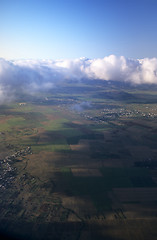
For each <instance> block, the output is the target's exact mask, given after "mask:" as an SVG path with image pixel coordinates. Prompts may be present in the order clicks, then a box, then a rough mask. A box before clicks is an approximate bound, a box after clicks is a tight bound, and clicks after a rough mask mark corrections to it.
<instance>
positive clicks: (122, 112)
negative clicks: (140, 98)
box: [81, 108, 157, 123]
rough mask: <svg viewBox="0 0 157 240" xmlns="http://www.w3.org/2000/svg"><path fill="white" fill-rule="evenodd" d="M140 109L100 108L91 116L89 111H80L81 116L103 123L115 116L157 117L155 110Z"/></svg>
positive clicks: (115, 117)
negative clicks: (95, 114)
mask: <svg viewBox="0 0 157 240" xmlns="http://www.w3.org/2000/svg"><path fill="white" fill-rule="evenodd" d="M153 110H154V109H152V111H150V110H149V111H148V110H147V111H145V112H144V111H142V110H136V109H135V110H130V109H129V110H128V109H125V108H114V109H109V108H105V109H103V110H101V112H100V113H98V115H97V116H91V115H90V113H89V114H88V113H87V112H81V116H83V117H84V118H85V119H87V120H91V121H94V122H95V123H103V122H106V121H107V120H111V119H112V120H113V119H117V118H125V117H127V118H135V117H143V118H156V117H157V112H155V111H153Z"/></svg>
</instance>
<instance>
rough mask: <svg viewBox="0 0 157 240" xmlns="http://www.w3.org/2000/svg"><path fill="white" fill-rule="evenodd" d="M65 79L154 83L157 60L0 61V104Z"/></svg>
mask: <svg viewBox="0 0 157 240" xmlns="http://www.w3.org/2000/svg"><path fill="white" fill-rule="evenodd" d="M67 79H72V80H82V79H92V80H97V79H100V80H105V81H109V80H114V81H124V82H130V83H134V84H143V83H148V84H152V83H154V84H157V58H151V59H149V58H144V59H129V58H125V57H123V56H120V57H117V56H115V55H110V56H107V57H104V58H98V59H87V58H80V59H74V60H56V61H53V60H12V61H11V60H10V61H7V60H5V59H0V102H3V101H6V100H7V99H8V100H10V99H13V98H15V96H16V94H17V92H20V93H27V94H34V93H35V92H37V91H44V90H47V89H51V88H53V87H54V86H55V85H56V84H58V83H62V81H66V80H67Z"/></svg>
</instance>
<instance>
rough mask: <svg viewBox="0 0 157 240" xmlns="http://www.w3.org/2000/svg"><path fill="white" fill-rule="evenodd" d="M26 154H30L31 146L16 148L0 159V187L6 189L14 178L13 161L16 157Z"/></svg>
mask: <svg viewBox="0 0 157 240" xmlns="http://www.w3.org/2000/svg"><path fill="white" fill-rule="evenodd" d="M27 154H32V151H31V147H26V148H25V149H22V150H18V151H16V152H15V153H13V154H11V155H10V156H6V157H5V158H4V159H0V165H1V169H0V189H6V188H7V187H8V186H9V185H10V184H11V183H12V181H13V180H14V175H15V171H16V168H15V167H14V166H13V163H14V162H15V161H16V160H17V158H18V157H21V156H26V155H27Z"/></svg>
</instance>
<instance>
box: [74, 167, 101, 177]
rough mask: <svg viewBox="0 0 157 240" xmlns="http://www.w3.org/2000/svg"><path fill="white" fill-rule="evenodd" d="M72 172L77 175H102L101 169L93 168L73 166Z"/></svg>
mask: <svg viewBox="0 0 157 240" xmlns="http://www.w3.org/2000/svg"><path fill="white" fill-rule="evenodd" d="M71 171H72V174H73V175H74V176H75V177H102V174H101V172H100V171H99V169H93V168H71Z"/></svg>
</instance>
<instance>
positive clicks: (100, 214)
mask: <svg viewBox="0 0 157 240" xmlns="http://www.w3.org/2000/svg"><path fill="white" fill-rule="evenodd" d="M117 84H118V83H114V82H113V83H111V84H107V83H104V82H102V81H97V85H94V84H93V83H91V84H90V85H89V83H86V82H84V83H81V82H80V83H77V84H74V83H70V84H69V83H68V82H67V83H66V85H64V86H62V88H58V89H55V90H53V91H52V92H47V93H43V94H41V95H40V94H39V95H37V96H34V97H32V99H31V101H30V100H29V99H28V100H27V99H25V100H26V101H25V104H24V105H20V104H19V103H18V102H17V103H11V104H8V105H3V106H1V108H0V164H1V169H0V193H1V199H0V213H1V214H0V231H1V232H2V233H4V235H5V234H7V232H9V233H10V234H11V236H15V237H17V238H20V239H33V240H34V239H35V240H36V239H37V240H38V239H39V240H40V239H52V238H53V239H58V240H59V239H65V240H66V239H68V240H69V239H71V240H73V239H76V240H78V239H80V240H84V239H86V240H90V239H115V240H119V239H124V240H125V239H127V240H128V239H130V240H132V239H141V240H145V239H150V233H152V235H151V240H155V239H156V236H157V231H156V221H157V220H156V216H157V211H156V209H157V208H156V203H157V177H156V174H157V169H156V129H157V126H156V118H157V98H156V96H157V95H156V93H157V89H155V88H153V89H151V86H150V88H149V90H148V91H147V90H146V89H145V87H143V89H138V87H137V88H136V89H135V87H134V86H128V85H127V84H126V85H125V86H118V85H117Z"/></svg>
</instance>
